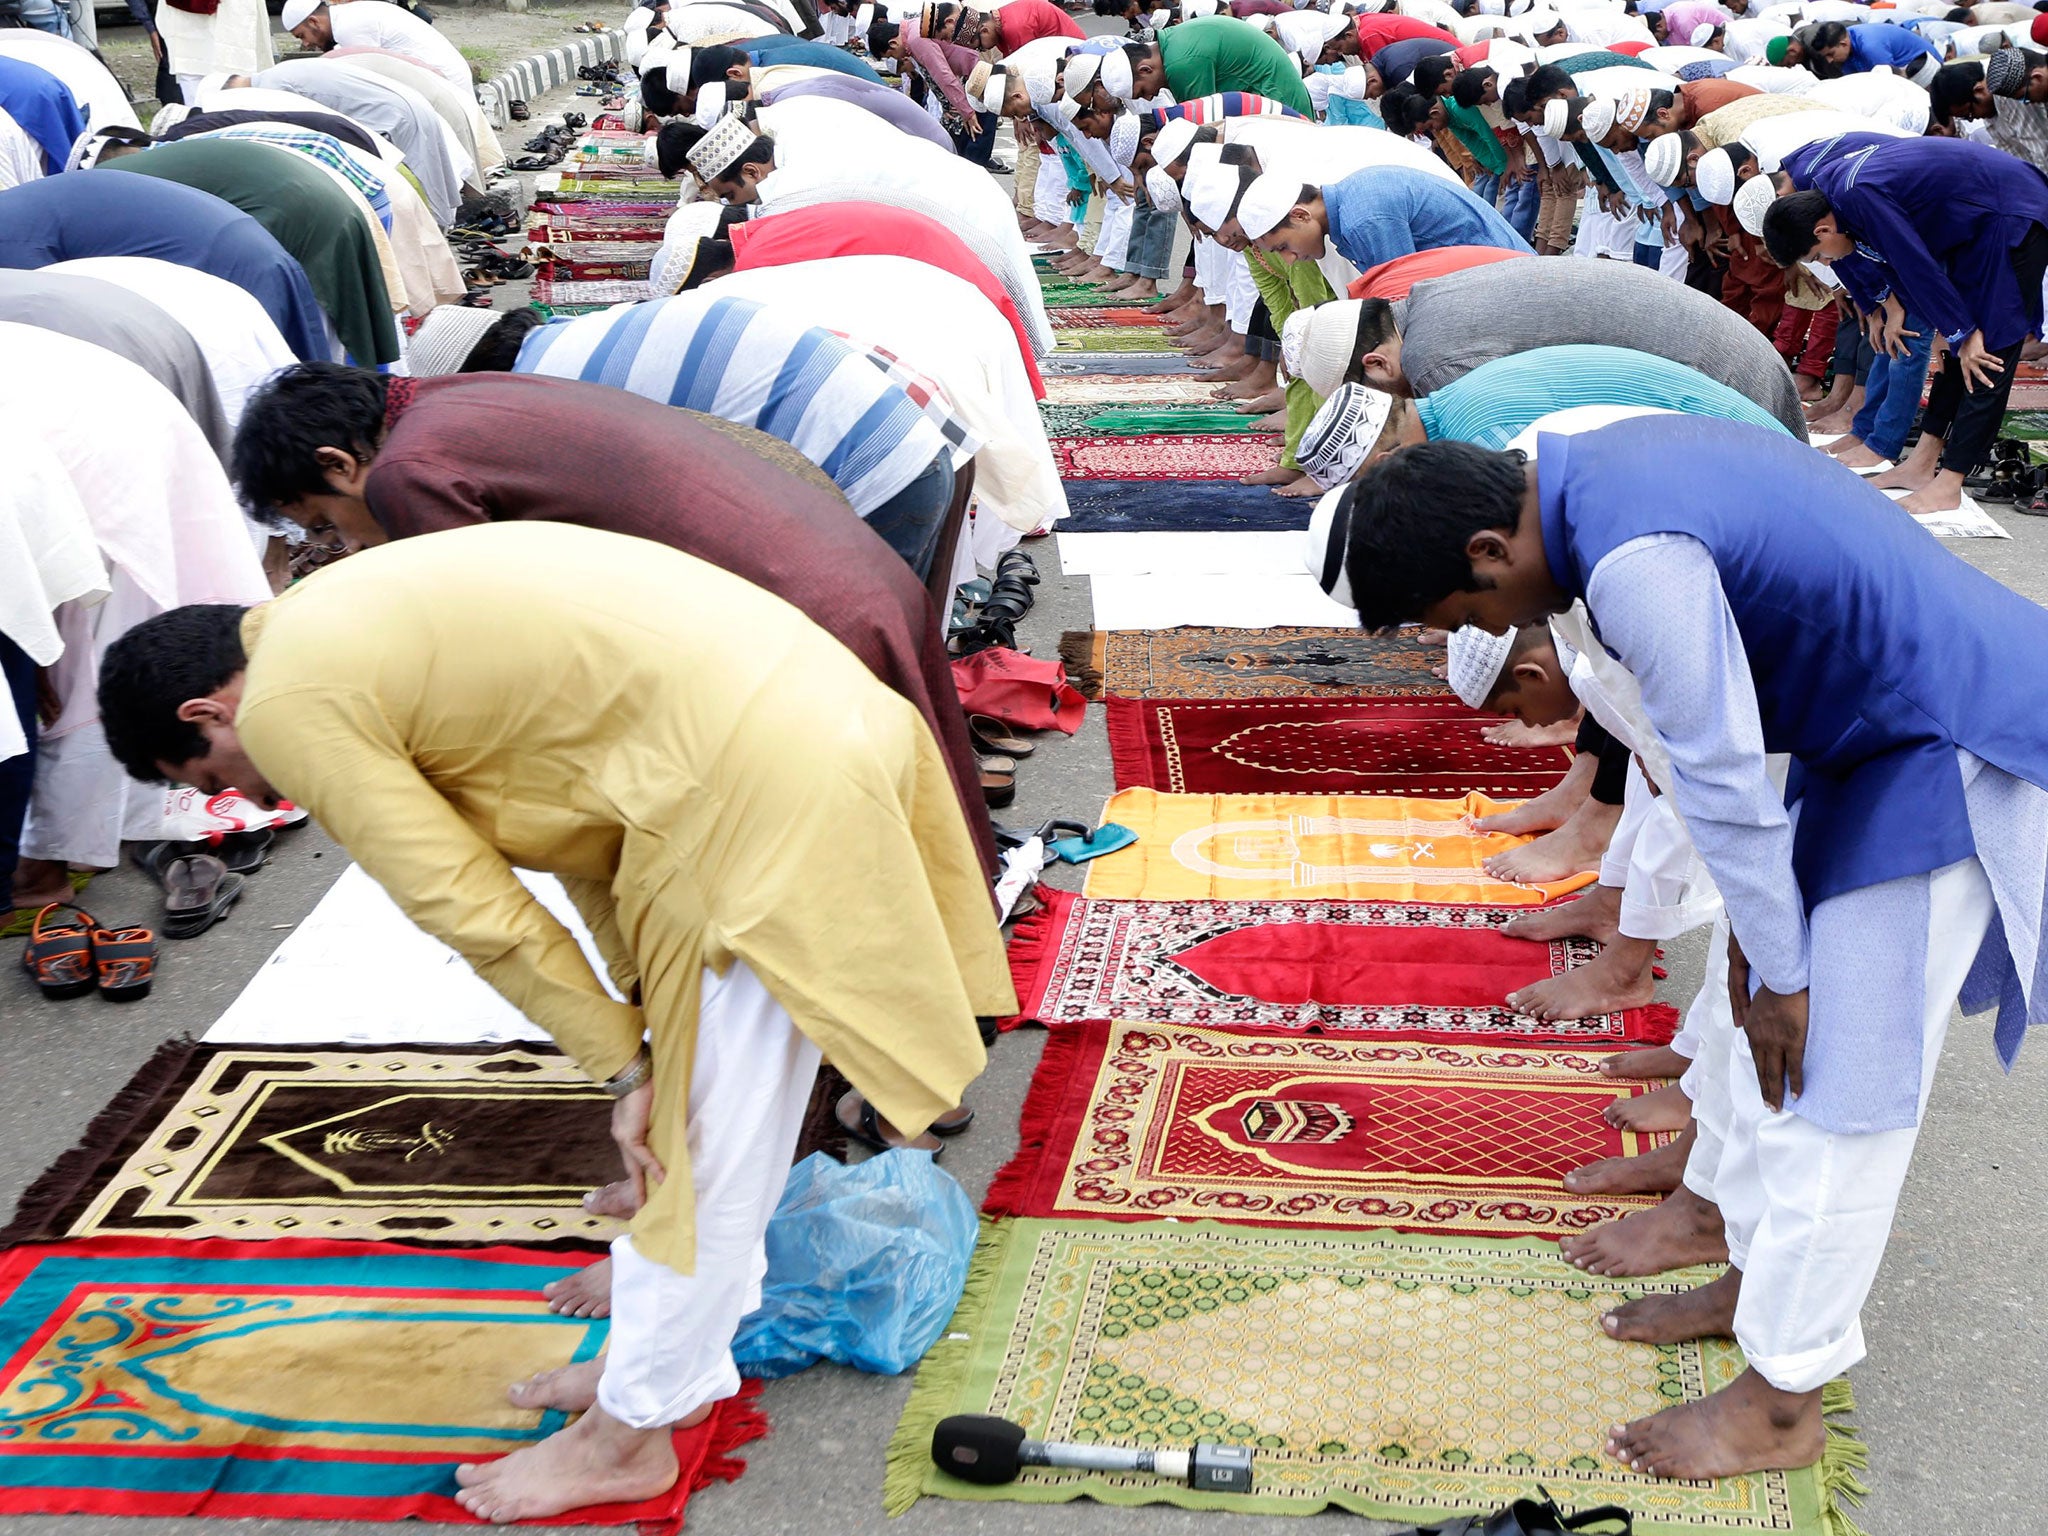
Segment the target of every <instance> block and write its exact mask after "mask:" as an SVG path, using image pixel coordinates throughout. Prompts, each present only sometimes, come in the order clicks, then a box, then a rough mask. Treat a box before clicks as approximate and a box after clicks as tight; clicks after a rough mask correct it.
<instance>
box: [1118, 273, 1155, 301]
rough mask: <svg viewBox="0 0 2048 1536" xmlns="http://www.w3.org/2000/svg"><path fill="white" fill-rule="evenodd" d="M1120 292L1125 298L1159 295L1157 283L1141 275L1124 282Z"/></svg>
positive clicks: (1147, 297) (1146, 297)
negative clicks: (1131, 280)
mask: <svg viewBox="0 0 2048 1536" xmlns="http://www.w3.org/2000/svg"><path fill="white" fill-rule="evenodd" d="M1122 292H1123V296H1124V297H1125V298H1127V299H1133V300H1136V299H1151V298H1157V297H1158V295H1159V285H1158V284H1157V283H1155V282H1153V281H1152V279H1151V278H1149V277H1141V278H1139V279H1137V281H1135V282H1132V283H1128V284H1126V285H1125V286H1124V288H1123V290H1122Z"/></svg>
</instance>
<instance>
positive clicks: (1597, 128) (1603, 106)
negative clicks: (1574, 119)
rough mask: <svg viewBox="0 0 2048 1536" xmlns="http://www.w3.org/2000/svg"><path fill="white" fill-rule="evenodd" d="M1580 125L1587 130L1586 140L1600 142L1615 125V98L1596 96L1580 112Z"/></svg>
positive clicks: (1594, 142)
mask: <svg viewBox="0 0 2048 1536" xmlns="http://www.w3.org/2000/svg"><path fill="white" fill-rule="evenodd" d="M1579 126H1580V127H1581V128H1583V129H1584V130H1585V133H1586V142H1587V143H1588V144H1598V143H1599V142H1600V141H1601V140H1602V139H1604V138H1606V137H1607V135H1608V132H1609V130H1611V129H1612V128H1613V127H1614V100H1613V98H1612V97H1609V96H1595V97H1594V98H1593V99H1592V100H1591V101H1589V102H1587V103H1586V107H1585V110H1584V111H1583V112H1581V113H1580V114H1579Z"/></svg>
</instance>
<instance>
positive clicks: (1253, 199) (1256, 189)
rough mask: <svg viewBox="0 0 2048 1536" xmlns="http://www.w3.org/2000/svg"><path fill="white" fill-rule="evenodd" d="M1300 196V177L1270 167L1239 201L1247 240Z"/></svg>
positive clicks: (1269, 227) (1268, 229) (1267, 229)
mask: <svg viewBox="0 0 2048 1536" xmlns="http://www.w3.org/2000/svg"><path fill="white" fill-rule="evenodd" d="M1300 197H1301V178H1300V177H1299V176H1285V175H1282V174H1280V173H1279V172H1277V171H1268V172H1266V174H1265V175H1263V176H1261V177H1260V178H1259V179H1258V180H1257V181H1254V182H1253V183H1252V184H1251V185H1250V186H1249V187H1247V188H1245V193H1244V197H1243V198H1242V199H1240V200H1239V202H1238V205H1237V223H1238V227H1239V228H1240V229H1242V230H1243V231H1244V237H1245V239H1247V240H1257V239H1258V238H1259V237H1260V236H1262V235H1269V234H1271V233H1272V232H1273V231H1274V229H1276V228H1277V227H1278V226H1279V223H1280V221H1281V220H1282V219H1284V218H1286V217H1287V213H1288V210H1289V209H1291V208H1292V207H1293V206H1294V205H1295V203H1296V202H1297V201H1299V200H1300ZM1318 393H1320V391H1318Z"/></svg>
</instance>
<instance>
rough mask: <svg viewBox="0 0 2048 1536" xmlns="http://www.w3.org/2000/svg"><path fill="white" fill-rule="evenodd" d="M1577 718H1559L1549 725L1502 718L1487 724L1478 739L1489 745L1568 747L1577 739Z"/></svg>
mask: <svg viewBox="0 0 2048 1536" xmlns="http://www.w3.org/2000/svg"><path fill="white" fill-rule="evenodd" d="M1578 735H1579V722H1578V721H1577V720H1559V721H1557V722H1555V723H1554V724H1551V725H1524V724H1523V723H1522V722H1521V721H1519V720H1503V721H1501V723H1500V724H1499V725H1489V726H1488V727H1487V728H1486V729H1485V730H1483V731H1481V732H1480V733H1479V739H1480V740H1481V741H1483V742H1485V743H1486V744H1487V745H1488V746H1491V747H1568V746H1570V745H1571V744H1572V743H1573V742H1574V741H1576V740H1577V739H1578Z"/></svg>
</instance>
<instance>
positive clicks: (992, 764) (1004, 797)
mask: <svg viewBox="0 0 2048 1536" xmlns="http://www.w3.org/2000/svg"><path fill="white" fill-rule="evenodd" d="M967 739H968V740H969V741H971V742H972V743H973V744H974V757H975V761H976V762H977V763H979V764H980V765H981V795H982V799H984V800H985V801H987V802H988V807H989V809H990V810H1001V809H1002V808H1003V807H1004V806H1006V805H1008V804H1010V802H1011V801H1013V800H1015V799H1016V798H1017V760H1018V759H1019V758H1024V757H1029V756H1030V755H1031V754H1032V753H1034V752H1036V751H1037V750H1038V744H1037V743H1036V742H1034V741H1032V740H1031V738H1030V737H1028V736H1020V735H1018V734H1017V733H1016V732H1015V731H1013V730H1011V729H1010V727H1009V726H1007V725H1005V724H1004V723H1003V722H1002V721H1000V720H998V719H996V717H995V716H993V715H969V716H968V717H967Z"/></svg>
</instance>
